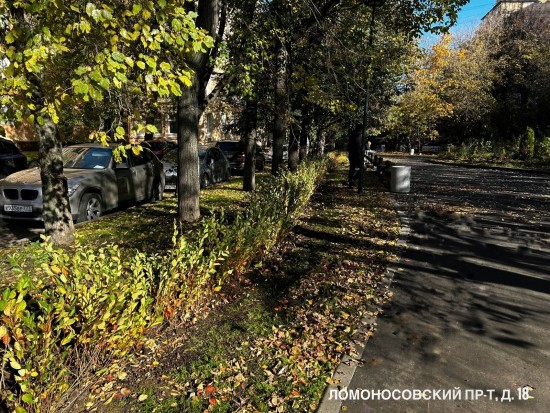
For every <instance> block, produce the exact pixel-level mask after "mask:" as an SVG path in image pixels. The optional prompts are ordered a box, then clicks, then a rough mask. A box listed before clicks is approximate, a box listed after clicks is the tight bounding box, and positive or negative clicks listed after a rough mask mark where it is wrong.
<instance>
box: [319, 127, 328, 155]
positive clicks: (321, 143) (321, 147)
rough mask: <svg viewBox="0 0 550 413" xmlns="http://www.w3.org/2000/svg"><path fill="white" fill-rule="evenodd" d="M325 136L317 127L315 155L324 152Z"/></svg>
mask: <svg viewBox="0 0 550 413" xmlns="http://www.w3.org/2000/svg"><path fill="white" fill-rule="evenodd" d="M326 138H327V135H326V133H325V132H324V131H323V130H322V129H321V128H320V127H319V128H318V129H317V155H318V156H323V155H324V154H325V141H326Z"/></svg>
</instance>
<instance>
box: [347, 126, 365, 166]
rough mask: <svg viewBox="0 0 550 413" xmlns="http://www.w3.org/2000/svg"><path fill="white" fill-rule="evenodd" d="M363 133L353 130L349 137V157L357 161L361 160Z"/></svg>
mask: <svg viewBox="0 0 550 413" xmlns="http://www.w3.org/2000/svg"><path fill="white" fill-rule="evenodd" d="M362 139H363V135H362V134H361V133H360V132H359V133H357V132H353V133H352V134H351V135H350V136H349V139H348V157H349V159H354V160H356V161H360V160H361V140H362Z"/></svg>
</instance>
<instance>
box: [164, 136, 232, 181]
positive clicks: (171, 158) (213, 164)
mask: <svg viewBox="0 0 550 413" xmlns="http://www.w3.org/2000/svg"><path fill="white" fill-rule="evenodd" d="M198 155H199V176H200V185H201V188H206V187H207V186H209V185H210V184H214V183H217V182H222V181H227V180H228V179H229V177H230V176H231V171H230V166H229V162H228V161H227V159H226V158H225V156H224V154H223V152H222V151H221V150H220V149H219V148H210V147H208V146H199V153H198ZM162 163H163V164H164V174H165V176H166V189H167V190H170V189H171V190H174V191H175V190H176V188H177V185H178V166H177V165H178V152H177V150H172V151H170V152H168V153H166V156H165V157H164V159H163V160H162Z"/></svg>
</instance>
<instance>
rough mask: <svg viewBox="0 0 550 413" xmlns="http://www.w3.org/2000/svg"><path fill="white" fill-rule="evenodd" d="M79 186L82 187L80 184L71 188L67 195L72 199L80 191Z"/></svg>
mask: <svg viewBox="0 0 550 413" xmlns="http://www.w3.org/2000/svg"><path fill="white" fill-rule="evenodd" d="M79 186H80V184H74V185H71V186H69V189H68V191H67V195H68V196H69V197H71V196H72V195H73V194H74V193H75V191H76V190H77V189H78V187H79Z"/></svg>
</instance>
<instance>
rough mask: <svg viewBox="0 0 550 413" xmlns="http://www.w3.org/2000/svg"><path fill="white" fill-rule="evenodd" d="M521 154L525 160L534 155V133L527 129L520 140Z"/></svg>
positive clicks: (531, 129)
mask: <svg viewBox="0 0 550 413" xmlns="http://www.w3.org/2000/svg"><path fill="white" fill-rule="evenodd" d="M521 153H522V155H523V157H524V158H525V159H532V158H533V156H534V155H535V131H534V130H533V128H530V127H528V128H527V130H526V131H525V135H524V137H523V139H522V145H521Z"/></svg>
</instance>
